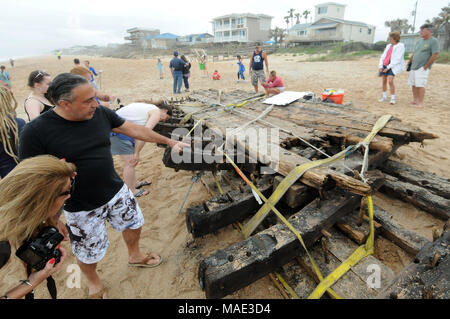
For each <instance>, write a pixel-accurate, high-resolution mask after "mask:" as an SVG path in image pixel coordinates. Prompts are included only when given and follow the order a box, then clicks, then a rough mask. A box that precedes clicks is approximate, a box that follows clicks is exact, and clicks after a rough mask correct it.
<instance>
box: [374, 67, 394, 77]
mask: <svg viewBox="0 0 450 319" xmlns="http://www.w3.org/2000/svg"><path fill="white" fill-rule="evenodd" d="M385 69H386V66H385V65H383V70H385ZM378 75H379V76H388V75H392V76H395V74H394V72H392V69H389V71H387V72H386V73H384V72H380V73H379V74H378Z"/></svg>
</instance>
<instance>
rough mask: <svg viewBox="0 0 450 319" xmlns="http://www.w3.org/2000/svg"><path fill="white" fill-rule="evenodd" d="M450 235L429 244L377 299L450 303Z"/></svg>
mask: <svg viewBox="0 0 450 319" xmlns="http://www.w3.org/2000/svg"><path fill="white" fill-rule="evenodd" d="M449 244H450V231H446V232H444V234H443V235H442V236H441V237H440V238H439V239H438V240H436V241H434V242H432V243H428V244H426V245H425V246H424V247H423V248H422V249H421V250H420V252H419V253H418V254H417V255H416V258H415V259H414V263H412V264H410V265H409V266H408V267H406V268H405V269H404V270H403V271H402V272H401V273H400V274H399V275H398V276H397V277H395V279H394V280H393V281H392V282H391V284H390V285H388V286H387V287H385V288H384V289H383V290H382V291H381V292H380V294H379V295H378V298H383V299H387V298H391V299H449V298H450V248H449V247H450V246H449Z"/></svg>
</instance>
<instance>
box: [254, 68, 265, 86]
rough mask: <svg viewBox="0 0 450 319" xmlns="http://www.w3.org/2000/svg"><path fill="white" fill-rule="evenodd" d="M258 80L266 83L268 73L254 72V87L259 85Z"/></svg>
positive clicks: (262, 71)
mask: <svg viewBox="0 0 450 319" xmlns="http://www.w3.org/2000/svg"><path fill="white" fill-rule="evenodd" d="M258 79H259V82H260V83H265V82H266V73H265V72H264V70H252V77H251V81H252V85H253V86H256V85H258Z"/></svg>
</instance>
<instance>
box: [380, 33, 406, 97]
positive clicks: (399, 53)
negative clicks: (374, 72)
mask: <svg viewBox="0 0 450 319" xmlns="http://www.w3.org/2000/svg"><path fill="white" fill-rule="evenodd" d="M389 42H390V43H389V44H388V45H387V46H386V49H385V50H384V52H383V54H382V55H381V58H380V62H379V63H378V71H379V76H381V77H382V84H383V96H382V98H381V99H380V100H379V102H384V101H387V84H388V83H389V89H390V93H391V104H395V102H396V101H395V86H394V77H395V76H396V75H397V74H399V73H401V72H403V71H404V70H405V45H404V44H403V43H401V42H400V33H399V32H391V33H389Z"/></svg>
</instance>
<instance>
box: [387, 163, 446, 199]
mask: <svg viewBox="0 0 450 319" xmlns="http://www.w3.org/2000/svg"><path fill="white" fill-rule="evenodd" d="M381 170H382V171H383V172H386V173H387V174H389V175H391V176H394V177H396V178H398V179H399V180H401V181H403V182H406V183H410V184H414V185H417V186H420V187H423V188H425V189H427V190H429V191H430V192H432V193H434V194H436V195H438V196H441V197H444V198H447V199H450V179H448V178H444V177H441V176H438V175H436V174H434V173H429V172H424V171H419V170H417V169H414V168H412V167H410V166H408V165H406V164H403V163H400V162H396V161H392V160H388V161H386V163H385V164H384V165H383V167H382V168H381Z"/></svg>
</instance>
